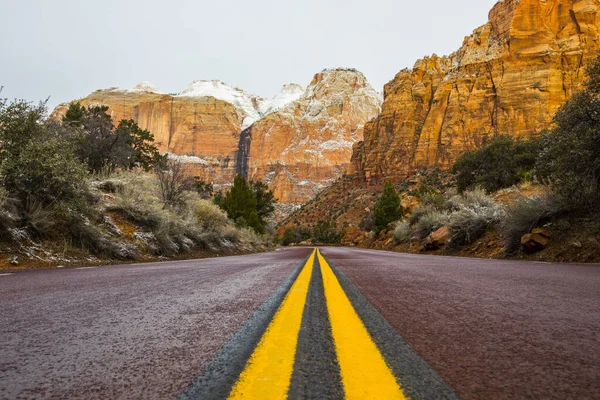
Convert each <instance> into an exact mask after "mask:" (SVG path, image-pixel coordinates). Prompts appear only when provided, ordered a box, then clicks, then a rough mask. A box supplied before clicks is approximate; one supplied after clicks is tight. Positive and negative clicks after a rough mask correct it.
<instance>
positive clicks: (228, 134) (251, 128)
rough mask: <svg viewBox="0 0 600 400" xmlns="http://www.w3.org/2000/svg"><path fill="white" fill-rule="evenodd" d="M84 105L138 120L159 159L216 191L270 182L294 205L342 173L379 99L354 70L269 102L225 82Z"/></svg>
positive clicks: (103, 96) (325, 76)
mask: <svg viewBox="0 0 600 400" xmlns="http://www.w3.org/2000/svg"><path fill="white" fill-rule="evenodd" d="M79 101H80V102H81V103H82V104H83V105H84V106H88V105H93V104H103V105H107V106H108V107H109V112H110V114H111V116H112V118H113V120H114V121H115V122H118V121H120V120H121V119H133V120H135V121H136V122H137V123H138V124H139V125H140V127H141V128H143V129H148V130H149V131H150V132H152V133H153V134H154V137H155V141H156V145H157V146H158V148H159V150H160V151H161V152H163V153H170V157H172V158H176V159H179V160H181V161H182V162H184V163H186V164H188V165H189V166H190V173H193V174H195V175H198V176H200V177H201V178H202V179H203V180H205V181H207V182H212V183H214V184H216V185H217V187H219V186H220V185H227V184H230V183H231V182H232V181H233V177H234V176H235V174H236V173H237V172H242V173H243V174H245V175H246V176H247V177H248V178H250V179H261V180H265V181H266V182H268V183H269V184H270V185H271V187H272V188H273V189H274V190H275V194H276V196H277V198H278V199H279V200H280V201H282V202H292V203H295V204H301V203H304V202H306V201H308V200H310V199H311V198H312V197H313V196H314V194H316V192H317V191H318V190H320V189H322V188H323V187H324V186H326V185H329V184H331V182H333V181H334V180H335V178H337V177H339V176H341V175H342V174H343V173H344V172H345V168H346V166H347V165H348V163H349V162H350V157H351V155H352V145H353V144H354V143H356V142H358V141H360V140H362V138H363V126H364V124H365V122H367V121H368V120H369V119H372V118H374V117H376V116H377V115H378V114H379V112H380V110H381V108H380V105H381V96H380V95H379V94H378V93H377V92H375V90H373V88H372V87H371V86H370V85H369V83H368V82H367V80H366V78H365V77H364V75H363V74H361V73H360V72H358V71H356V70H352V69H331V70H324V71H323V72H321V73H318V74H316V75H315V77H314V78H313V81H312V82H311V84H310V85H309V86H308V87H307V88H306V89H304V88H302V87H301V86H300V85H297V84H288V85H285V86H284V87H283V88H282V90H281V92H280V93H279V94H277V95H276V96H275V97H273V98H272V99H270V100H265V99H262V98H260V97H257V96H253V95H251V94H248V93H246V92H244V91H243V90H241V89H236V88H232V87H230V86H227V85H225V84H224V83H222V82H218V81H194V82H192V83H191V84H190V86H189V87H188V88H187V89H185V90H184V91H182V92H181V93H179V94H172V95H171V94H164V93H162V92H160V91H158V90H157V89H156V88H154V87H153V86H152V85H151V84H149V83H147V82H143V83H141V84H139V85H138V86H136V87H135V88H134V89H131V90H123V89H117V88H111V89H107V90H98V91H96V92H94V93H92V94H90V95H89V96H87V97H85V98H83V99H81V100H79ZM67 106H68V105H67V104H62V105H60V106H59V107H57V108H56V109H55V110H54V112H53V116H54V117H60V116H61V115H63V114H64V113H65V112H66V109H67ZM242 131H243V134H242Z"/></svg>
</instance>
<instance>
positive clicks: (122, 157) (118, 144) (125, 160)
mask: <svg viewBox="0 0 600 400" xmlns="http://www.w3.org/2000/svg"><path fill="white" fill-rule="evenodd" d="M63 124H65V125H67V126H70V127H72V128H74V129H76V130H78V131H79V132H80V135H79V137H78V139H77V140H76V142H77V143H76V148H77V150H76V153H77V156H78V157H79V159H80V160H81V161H83V162H85V163H87V165H88V169H89V170H90V171H92V172H100V171H101V170H102V169H103V168H109V169H110V170H112V169H115V168H125V169H131V168H135V167H141V168H143V169H144V170H146V171H149V170H150V169H151V168H152V167H153V166H155V165H157V164H159V163H162V164H165V160H164V156H161V155H160V153H159V152H158V148H157V147H156V146H155V145H154V144H153V142H154V136H153V135H152V134H151V133H150V132H149V131H147V130H145V129H141V128H140V127H139V126H138V124H137V123H136V122H135V121H133V120H131V119H130V120H122V121H121V122H120V123H119V125H118V126H117V127H116V128H115V126H114V125H113V122H112V118H111V117H110V115H109V113H108V107H106V106H92V107H88V108H85V107H83V106H82V105H81V104H80V103H72V104H71V105H70V106H69V109H68V110H67V112H66V114H65V116H64V117H63Z"/></svg>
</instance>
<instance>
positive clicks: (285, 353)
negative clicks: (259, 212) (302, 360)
mask: <svg viewBox="0 0 600 400" xmlns="http://www.w3.org/2000/svg"><path fill="white" fill-rule="evenodd" d="M315 253H316V250H314V251H313V252H312V254H311V256H310V257H309V259H308V261H307V262H306V264H305V265H304V267H303V268H302V271H301V272H300V275H298V278H296V281H295V282H294V284H293V285H292V287H291V288H290V290H289V292H288V294H287V295H286V297H285V298H284V300H283V302H282V303H281V306H280V307H279V309H278V310H277V313H276V314H275V316H274V317H273V320H272V321H271V323H270V324H269V326H268V327H267V330H266V331H265V333H264V335H263V337H262V338H261V340H260V342H259V343H258V345H257V346H256V348H255V350H254V352H253V353H252V355H251V356H250V359H249V360H248V363H247V365H246V368H245V369H244V371H242V373H241V374H240V377H239V379H238V381H237V382H236V384H235V385H234V387H233V389H232V391H231V393H230V395H229V399H243V398H246V399H248V398H250V399H259V398H268V399H285V398H287V392H288V389H289V386H290V381H291V377H292V372H293V367H294V359H295V354H296V347H297V342H298V333H299V331H300V326H301V323H302V315H303V311H304V305H305V302H306V297H307V294H308V288H309V283H310V279H311V274H312V270H313V263H314V259H315Z"/></svg>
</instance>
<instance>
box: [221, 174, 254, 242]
mask: <svg viewBox="0 0 600 400" xmlns="http://www.w3.org/2000/svg"><path fill="white" fill-rule="evenodd" d="M221 208H222V209H223V210H225V212H227V216H228V217H229V219H231V220H232V221H234V222H235V223H236V224H237V225H239V226H250V227H252V228H255V227H256V228H258V225H260V221H259V219H258V213H257V212H256V198H255V197H254V192H252V189H251V188H250V186H249V185H248V182H246V179H244V177H242V176H241V175H237V176H236V177H235V179H234V180H233V186H232V187H231V189H230V190H229V192H227V194H226V195H225V197H224V198H223V201H222V203H221ZM256 228H255V230H257V232H258V231H260V229H256Z"/></svg>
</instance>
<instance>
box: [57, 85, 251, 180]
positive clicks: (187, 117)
mask: <svg viewBox="0 0 600 400" xmlns="http://www.w3.org/2000/svg"><path fill="white" fill-rule="evenodd" d="M79 101H80V102H81V104H82V105H84V106H88V105H93V104H103V105H107V106H108V107H109V112H110V114H111V116H112V118H113V121H115V123H117V122H118V121H120V120H122V119H133V120H134V121H136V122H137V123H138V124H139V125H140V127H141V128H143V129H147V130H149V131H150V132H151V133H152V134H153V135H154V139H155V144H156V145H157V147H158V148H159V150H160V151H161V152H169V153H173V154H175V155H178V156H180V157H179V158H180V159H181V160H182V161H184V162H186V163H187V164H189V167H190V173H193V174H194V175H198V176H200V177H201V178H202V179H203V180H205V181H208V182H214V183H216V184H228V183H231V182H232V181H233V178H234V177H235V174H236V157H237V151H238V146H239V138H240V126H241V124H242V120H243V118H244V115H243V114H242V113H240V112H239V111H238V109H236V107H234V106H233V105H232V104H230V103H228V102H226V101H222V100H218V99H216V98H214V97H178V96H171V95H168V94H159V93H155V92H151V91H146V90H116V89H109V90H98V91H96V92H94V93H92V94H90V95H89V96H87V97H85V98H84V99H81V100H79ZM66 110H67V105H60V106H59V107H57V108H56V109H55V110H54V112H53V116H54V117H58V116H61V115H63V114H64V113H65V112H66Z"/></svg>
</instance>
